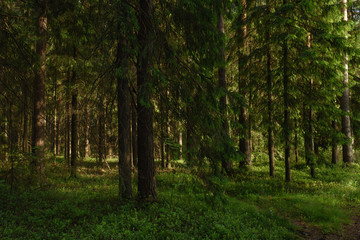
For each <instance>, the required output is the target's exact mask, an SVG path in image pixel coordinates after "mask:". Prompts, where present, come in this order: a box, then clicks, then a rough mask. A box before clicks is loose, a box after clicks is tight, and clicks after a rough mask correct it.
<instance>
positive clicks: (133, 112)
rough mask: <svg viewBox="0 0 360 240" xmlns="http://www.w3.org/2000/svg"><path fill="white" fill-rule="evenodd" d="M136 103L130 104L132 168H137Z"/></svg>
mask: <svg viewBox="0 0 360 240" xmlns="http://www.w3.org/2000/svg"><path fill="white" fill-rule="evenodd" d="M135 105H136V103H135V102H133V101H132V104H131V119H132V121H131V124H132V126H131V129H132V132H131V141H132V142H131V147H132V153H133V165H134V167H137V166H138V150H137V149H138V147H137V114H136V106H135Z"/></svg>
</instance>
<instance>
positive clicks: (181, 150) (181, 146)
mask: <svg viewBox="0 0 360 240" xmlns="http://www.w3.org/2000/svg"><path fill="white" fill-rule="evenodd" d="M179 146H180V149H179V154H180V155H179V159H180V160H182V159H183V132H182V129H181V127H180V132H179Z"/></svg>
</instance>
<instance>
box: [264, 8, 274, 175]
mask: <svg viewBox="0 0 360 240" xmlns="http://www.w3.org/2000/svg"><path fill="white" fill-rule="evenodd" d="M267 4H268V2H267ZM267 11H268V13H270V7H269V6H268V7H267ZM266 42H267V44H268V47H267V49H266V56H267V64H266V82H267V107H268V109H267V110H268V121H269V122H268V124H269V125H268V155H269V171H270V177H275V159H274V130H273V126H274V123H273V122H274V119H273V102H272V101H273V100H272V98H273V97H272V85H273V84H272V74H271V52H270V50H271V49H270V30H269V29H267V31H266Z"/></svg>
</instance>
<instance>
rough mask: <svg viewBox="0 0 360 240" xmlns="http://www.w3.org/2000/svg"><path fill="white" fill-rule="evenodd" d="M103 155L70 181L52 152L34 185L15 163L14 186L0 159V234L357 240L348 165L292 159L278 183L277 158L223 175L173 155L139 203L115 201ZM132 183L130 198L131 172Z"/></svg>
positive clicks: (356, 183) (357, 187)
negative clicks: (41, 181)
mask: <svg viewBox="0 0 360 240" xmlns="http://www.w3.org/2000/svg"><path fill="white" fill-rule="evenodd" d="M257 159H262V158H260V157H258V158H257ZM264 159H265V158H264ZM108 162H109V165H110V167H111V169H110V170H108V169H99V168H97V167H96V163H95V160H94V159H86V160H84V161H82V162H80V164H79V168H78V173H79V175H78V178H76V179H74V178H69V177H68V176H69V174H68V170H67V167H66V163H65V161H64V159H63V158H61V157H59V158H58V159H57V163H56V164H49V165H48V167H47V176H48V180H47V183H46V184H45V185H43V186H41V187H31V186H27V185H26V181H25V180H26V178H23V177H22V175H26V169H25V168H23V166H24V164H23V163H21V162H19V163H18V165H15V168H16V171H15V173H16V174H17V178H16V183H15V185H14V186H15V188H14V189H13V191H11V190H10V186H9V180H8V179H7V180H6V181H5V179H4V176H5V175H6V174H5V173H6V171H5V170H4V169H5V168H4V166H2V168H1V166H0V239H274V240H275V239H276V240H278V239H309V240H313V239H314V240H315V239H316V240H320V239H327V240H335V239H343V240H348V239H349V240H351V239H354V240H355V239H360V217H359V216H360V209H359V206H360V178H359V173H360V165H359V164H357V163H355V164H353V165H351V166H342V165H341V164H339V166H331V165H327V164H326V163H323V164H320V165H319V167H318V168H317V169H316V171H317V176H316V178H315V179H312V178H311V177H310V176H309V169H308V167H307V166H305V164H302V163H299V164H293V166H292V182H291V183H290V184H285V183H284V181H283V179H284V176H283V164H282V162H277V165H276V174H277V176H276V177H275V178H273V179H272V178H270V177H268V170H267V162H266V161H265V160H264V161H261V160H256V161H254V164H253V166H252V167H250V168H249V169H247V170H244V169H243V170H236V171H237V174H235V175H234V177H232V178H230V179H229V178H225V177H214V176H213V175H212V174H210V172H207V171H205V170H204V169H198V170H194V168H192V169H188V168H186V166H185V165H184V163H183V162H181V161H176V162H175V161H174V162H173V164H172V165H173V168H172V169H170V170H160V169H158V171H157V172H158V173H157V187H158V193H159V201H158V202H156V203H152V204H140V203H139V202H138V201H136V199H135V200H131V201H123V200H121V199H119V198H118V186H117V185H118V175H117V174H118V172H117V167H116V165H117V163H116V159H109V161H108ZM133 180H134V181H133V187H134V195H136V191H137V190H136V184H137V178H136V172H135V173H134V178H133Z"/></svg>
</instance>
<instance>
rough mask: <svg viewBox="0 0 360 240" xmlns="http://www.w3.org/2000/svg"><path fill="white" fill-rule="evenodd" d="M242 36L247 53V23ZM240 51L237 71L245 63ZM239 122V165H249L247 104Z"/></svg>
mask: <svg viewBox="0 0 360 240" xmlns="http://www.w3.org/2000/svg"><path fill="white" fill-rule="evenodd" d="M242 5H243V7H244V8H245V10H244V15H243V21H244V22H246V19H247V14H246V5H247V1H246V0H242ZM241 35H242V38H243V41H244V45H243V54H244V55H247V44H246V42H247V40H246V38H247V25H244V27H243V28H242V33H241ZM240 55H241V51H239V64H238V68H239V69H238V70H239V73H240V72H241V71H242V68H243V67H245V64H244V63H243V62H242V59H241V56H240ZM241 75H242V74H239V93H240V94H242V95H243V96H244V97H245V91H244V90H243V89H241V88H246V86H247V77H244V76H241ZM239 123H240V125H241V126H242V127H241V129H240V133H239V150H240V154H241V155H242V156H243V158H244V159H243V160H242V161H240V167H243V166H244V165H245V164H246V165H251V146H250V136H249V135H250V131H249V113H248V108H247V106H241V111H240V115H239Z"/></svg>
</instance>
